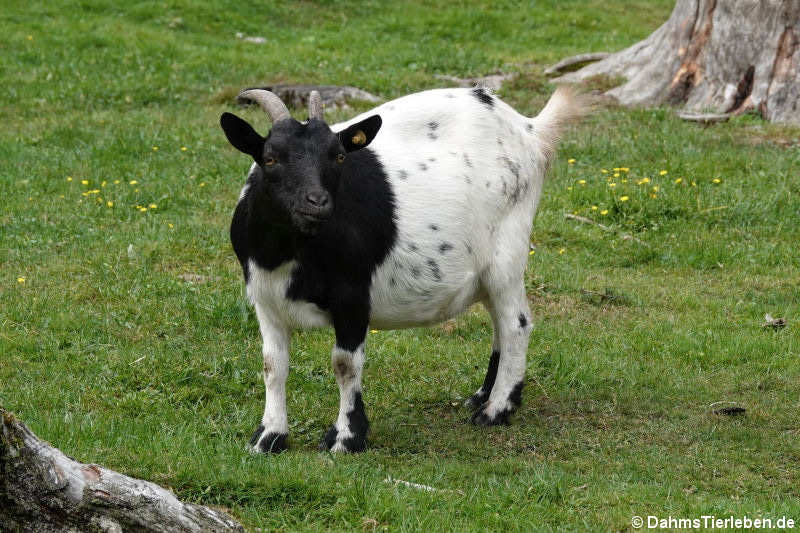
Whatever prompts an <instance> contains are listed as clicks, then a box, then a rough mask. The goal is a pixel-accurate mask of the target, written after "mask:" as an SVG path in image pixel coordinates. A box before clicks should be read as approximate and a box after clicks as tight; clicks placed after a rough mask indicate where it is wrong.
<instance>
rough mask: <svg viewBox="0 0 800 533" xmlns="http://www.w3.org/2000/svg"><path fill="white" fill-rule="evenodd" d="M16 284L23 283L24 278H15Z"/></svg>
mask: <svg viewBox="0 0 800 533" xmlns="http://www.w3.org/2000/svg"><path fill="white" fill-rule="evenodd" d="M17 283H25V276H20V277H18V278H17Z"/></svg>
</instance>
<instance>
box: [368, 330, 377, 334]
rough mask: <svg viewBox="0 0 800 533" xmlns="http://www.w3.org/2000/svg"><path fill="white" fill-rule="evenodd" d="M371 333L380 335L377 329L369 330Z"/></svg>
mask: <svg viewBox="0 0 800 533" xmlns="http://www.w3.org/2000/svg"><path fill="white" fill-rule="evenodd" d="M369 332H370V333H378V330H377V329H371V330H369Z"/></svg>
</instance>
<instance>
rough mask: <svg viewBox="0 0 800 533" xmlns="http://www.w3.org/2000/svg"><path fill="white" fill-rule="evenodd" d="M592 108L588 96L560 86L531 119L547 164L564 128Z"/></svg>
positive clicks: (552, 155) (553, 154) (553, 153)
mask: <svg viewBox="0 0 800 533" xmlns="http://www.w3.org/2000/svg"><path fill="white" fill-rule="evenodd" d="M594 107H595V106H594V104H593V102H592V99H591V98H590V97H589V96H588V95H586V94H579V93H577V92H576V91H575V89H573V88H572V87H570V86H567V85H560V86H559V87H558V88H557V89H556V91H555V92H554V93H553V96H551V97H550V100H548V101H547V104H546V105H545V106H544V108H543V109H542V110H541V111H540V112H539V114H538V115H536V116H535V117H533V118H532V119H531V124H532V125H533V128H534V133H535V134H536V136H537V137H538V139H539V142H540V143H541V149H542V152H543V153H544V155H545V157H546V159H547V162H548V163H550V161H552V159H553V157H554V156H555V153H556V148H557V146H558V141H560V140H561V136H562V135H563V133H564V130H565V129H566V126H567V125H568V124H570V123H572V122H577V121H578V120H579V119H581V118H582V117H584V116H586V115H588V114H589V113H591V112H592V110H593V109H594Z"/></svg>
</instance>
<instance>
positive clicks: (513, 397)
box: [508, 381, 525, 408]
mask: <svg viewBox="0 0 800 533" xmlns="http://www.w3.org/2000/svg"><path fill="white" fill-rule="evenodd" d="M524 385H525V383H523V382H522V381H520V382H519V383H517V384H516V385H514V388H513V389H511V394H509V395H508V401H509V402H511V405H513V406H514V407H515V408H516V407H519V406H520V405H521V404H522V387H523V386H524Z"/></svg>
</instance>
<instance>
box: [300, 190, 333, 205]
mask: <svg viewBox="0 0 800 533" xmlns="http://www.w3.org/2000/svg"><path fill="white" fill-rule="evenodd" d="M306 200H307V201H308V203H309V204H311V205H313V206H314V207H316V208H320V209H321V208H323V207H325V206H327V205H328V201H329V200H330V198H329V197H328V193H326V192H325V191H311V192H309V193H308V194H306Z"/></svg>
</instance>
